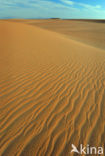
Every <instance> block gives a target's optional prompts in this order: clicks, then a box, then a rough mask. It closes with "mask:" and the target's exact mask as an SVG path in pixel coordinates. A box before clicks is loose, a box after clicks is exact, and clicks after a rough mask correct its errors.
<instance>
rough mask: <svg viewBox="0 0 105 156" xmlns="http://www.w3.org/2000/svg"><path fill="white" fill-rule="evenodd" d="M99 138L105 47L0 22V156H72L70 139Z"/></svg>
mask: <svg viewBox="0 0 105 156" xmlns="http://www.w3.org/2000/svg"><path fill="white" fill-rule="evenodd" d="M97 37H98V36H97ZM104 143H105V50H102V49H100V48H96V47H92V46H90V45H87V44H84V43H82V42H77V41H74V40H71V39H70V38H68V37H67V36H65V35H62V34H59V33H56V32H50V31H49V30H45V29H41V28H39V27H36V26H33V25H30V24H29V23H28V24H26V23H25V22H13V21H12V22H11V21H0V155H1V156H72V154H71V153H70V151H71V144H74V145H76V146H77V147H78V146H79V145H80V144H83V145H87V144H89V145H91V146H96V147H97V146H102V147H104Z"/></svg>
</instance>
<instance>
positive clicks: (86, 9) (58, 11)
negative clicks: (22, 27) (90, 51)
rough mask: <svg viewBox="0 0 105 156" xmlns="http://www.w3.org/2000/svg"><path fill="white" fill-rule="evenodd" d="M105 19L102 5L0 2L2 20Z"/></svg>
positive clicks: (61, 0) (69, 0)
mask: <svg viewBox="0 0 105 156" xmlns="http://www.w3.org/2000/svg"><path fill="white" fill-rule="evenodd" d="M8 16H10V17H13V16H15V17H16V18H39V17H40V18H41V17H42V18H50V17H60V18H105V11H104V10H103V9H102V6H101V4H97V5H91V4H85V3H83V1H82V2H81V3H80V2H77V1H74V0H56V1H55V0H54V1H53V0H24V1H21V0H4V1H3V0H0V18H2V17H8Z"/></svg>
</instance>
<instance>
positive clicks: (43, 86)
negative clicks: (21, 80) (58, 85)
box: [6, 79, 59, 113]
mask: <svg viewBox="0 0 105 156" xmlns="http://www.w3.org/2000/svg"><path fill="white" fill-rule="evenodd" d="M57 81H58V79H57ZM58 82H59V81H58ZM50 83H52V82H50ZM54 83H55V81H54ZM29 86H30V85H29ZM39 86H40V85H39V84H38V85H37V87H35V89H37V88H38V87H39ZM45 86H46V85H45ZM54 86H55V84H54ZM27 88H28V86H27ZM42 88H44V86H42ZM30 89H31V88H29V90H30ZM44 89H45V88H44ZM39 92H40V90H39ZM26 97H27V94H26ZM16 99H17V97H16ZM15 102H16V101H15ZM22 102H23V101H21V102H20V103H22ZM9 105H11V103H9V104H8V105H7V106H9ZM7 106H6V109H7ZM16 107H17V106H16V105H15V108H16ZM12 109H13V108H12ZM9 113H10V112H9Z"/></svg>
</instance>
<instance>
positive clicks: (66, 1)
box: [61, 0, 75, 5]
mask: <svg viewBox="0 0 105 156" xmlns="http://www.w3.org/2000/svg"><path fill="white" fill-rule="evenodd" d="M61 2H63V3H65V4H68V5H73V4H75V3H74V2H73V1H69V0H61Z"/></svg>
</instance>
